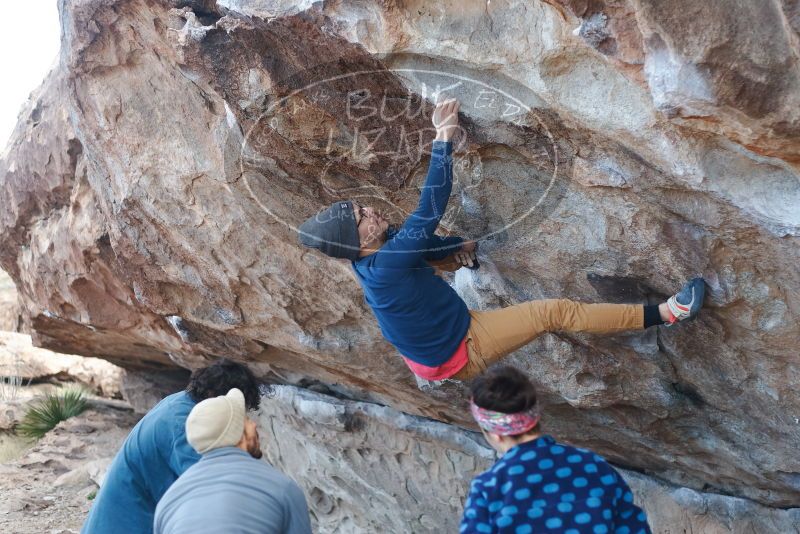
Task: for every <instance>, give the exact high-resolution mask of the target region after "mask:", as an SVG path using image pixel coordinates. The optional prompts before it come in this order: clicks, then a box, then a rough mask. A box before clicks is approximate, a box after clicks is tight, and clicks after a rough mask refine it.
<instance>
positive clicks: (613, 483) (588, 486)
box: [461, 436, 651, 534]
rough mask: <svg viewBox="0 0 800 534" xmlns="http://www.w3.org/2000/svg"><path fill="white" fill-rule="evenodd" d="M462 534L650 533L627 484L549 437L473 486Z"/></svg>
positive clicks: (513, 453)
mask: <svg viewBox="0 0 800 534" xmlns="http://www.w3.org/2000/svg"><path fill="white" fill-rule="evenodd" d="M461 532H462V533H473V532H479V533H487V534H488V533H496V534H506V533H508V534H540V533H547V534H549V533H561V534H584V533H592V534H640V533H644V534H651V531H650V527H649V526H648V524H647V516H646V515H645V513H644V512H643V511H642V509H641V508H639V507H638V506H636V505H635V504H633V493H631V490H630V488H629V487H628V485H627V483H626V482H625V480H623V478H622V476H621V475H620V474H619V473H617V471H616V470H615V469H614V468H613V467H611V466H610V465H608V463H606V461H605V460H604V459H603V458H602V457H601V456H598V455H597V454H594V453H592V452H590V451H587V450H584V449H578V448H575V447H570V446H569V445H561V444H559V443H556V442H555V440H554V439H553V438H552V437H550V436H541V437H539V438H537V439H535V440H533V441H529V442H527V443H523V444H521V445H518V446H516V447H514V448H512V449H509V450H508V452H506V453H505V454H504V455H503V457H502V458H500V460H498V461H497V463H496V464H494V465H493V466H492V467H491V468H490V469H489V470H488V471H485V472H484V473H481V474H480V475H478V476H477V477H475V479H474V480H473V481H472V485H471V487H470V492H469V497H468V498H467V502H466V504H465V505H464V516H463V518H462V520H461Z"/></svg>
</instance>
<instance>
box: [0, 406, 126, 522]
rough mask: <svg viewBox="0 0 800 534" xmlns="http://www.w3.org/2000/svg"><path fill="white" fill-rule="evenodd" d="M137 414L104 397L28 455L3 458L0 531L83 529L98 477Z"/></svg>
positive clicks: (32, 448) (27, 451) (47, 436)
mask: <svg viewBox="0 0 800 534" xmlns="http://www.w3.org/2000/svg"><path fill="white" fill-rule="evenodd" d="M137 419H138V416H136V415H134V413H133V411H132V410H131V409H130V408H128V407H127V406H125V405H124V404H123V403H120V402H113V401H112V402H109V401H105V400H101V399H94V400H92V401H91V406H90V408H89V409H88V410H86V412H84V413H83V414H81V415H80V416H78V417H74V418H72V419H70V420H68V421H64V422H62V423H61V424H59V425H58V426H57V427H56V428H55V429H53V430H51V431H50V432H48V433H47V435H46V436H45V437H44V438H42V439H41V440H39V442H37V443H36V444H35V445H33V446H31V447H30V448H29V449H27V450H26V451H25V452H24V453H23V455H22V456H21V457H20V458H18V459H16V460H12V461H9V462H7V463H3V464H0V532H5V533H8V534H12V533H13V534H43V533H69V532H78V531H80V527H81V525H82V523H83V520H84V518H85V517H86V513H87V512H88V511H89V507H90V506H91V499H92V498H93V496H94V494H95V492H96V491H97V488H98V482H99V477H100V476H101V475H102V474H103V473H104V472H105V469H106V467H107V465H108V463H109V462H110V460H111V458H112V457H113V455H114V454H115V453H116V451H117V449H118V448H119V446H120V444H121V443H122V441H123V439H124V438H125V436H126V435H127V433H128V432H129V431H130V429H131V427H132V426H133V425H134V424H135V423H136V421H137Z"/></svg>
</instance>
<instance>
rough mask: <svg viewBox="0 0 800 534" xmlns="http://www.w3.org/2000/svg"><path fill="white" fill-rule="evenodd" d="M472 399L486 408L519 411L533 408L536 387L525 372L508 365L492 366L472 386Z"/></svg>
mask: <svg viewBox="0 0 800 534" xmlns="http://www.w3.org/2000/svg"><path fill="white" fill-rule="evenodd" d="M470 389H471V391H472V401H473V402H474V403H475V404H477V405H478V406H480V407H481V408H483V409H485V410H492V411H494V412H502V413H517V412H522V411H525V410H528V409H530V408H533V406H534V405H535V404H536V388H535V387H534V385H533V383H532V382H531V381H530V380H529V379H528V377H527V376H525V373H523V372H522V371H520V370H519V369H516V368H514V367H511V366H508V365H501V366H497V367H492V368H491V369H489V370H488V371H486V372H485V373H483V374H482V375H480V376H479V377H477V378H476V379H475V380H473V381H472V385H471V386H470Z"/></svg>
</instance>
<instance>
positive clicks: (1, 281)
mask: <svg viewBox="0 0 800 534" xmlns="http://www.w3.org/2000/svg"><path fill="white" fill-rule="evenodd" d="M19 326H20V309H19V305H18V304H17V288H16V287H14V282H13V281H12V280H11V277H10V276H8V275H7V274H6V273H5V272H3V271H0V330H7V331H12V332H13V331H15V330H17V329H18V328H19Z"/></svg>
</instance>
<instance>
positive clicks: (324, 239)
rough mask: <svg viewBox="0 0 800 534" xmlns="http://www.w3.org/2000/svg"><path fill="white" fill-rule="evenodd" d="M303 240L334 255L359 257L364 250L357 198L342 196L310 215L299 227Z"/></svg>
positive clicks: (351, 257) (353, 258)
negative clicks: (359, 228) (355, 205)
mask: <svg viewBox="0 0 800 534" xmlns="http://www.w3.org/2000/svg"><path fill="white" fill-rule="evenodd" d="M298 234H299V238H300V243H302V244H303V245H305V246H307V247H311V248H316V249H319V250H320V251H321V252H323V253H324V254H326V255H328V256H331V257H333V258H346V259H348V260H352V261H355V260H357V259H358V254H359V252H360V250H361V240H360V239H359V238H358V228H357V227H356V216H355V213H354V212H353V202H352V201H350V200H340V201H338V202H334V203H333V204H331V205H330V206H328V208H327V209H324V210H322V211H320V212H319V213H317V214H316V215H314V216H313V217H309V218H308V219H306V222H304V223H303V224H301V225H300V228H299V229H298Z"/></svg>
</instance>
